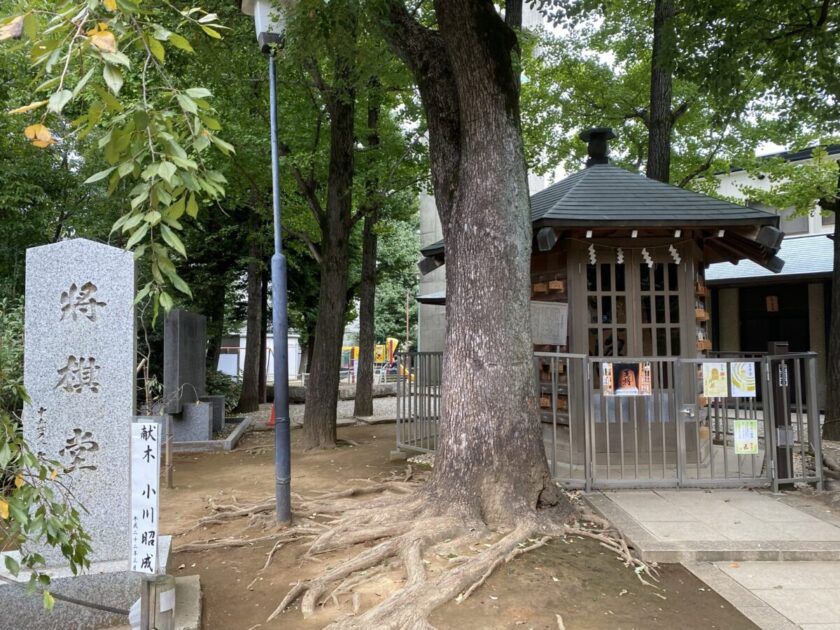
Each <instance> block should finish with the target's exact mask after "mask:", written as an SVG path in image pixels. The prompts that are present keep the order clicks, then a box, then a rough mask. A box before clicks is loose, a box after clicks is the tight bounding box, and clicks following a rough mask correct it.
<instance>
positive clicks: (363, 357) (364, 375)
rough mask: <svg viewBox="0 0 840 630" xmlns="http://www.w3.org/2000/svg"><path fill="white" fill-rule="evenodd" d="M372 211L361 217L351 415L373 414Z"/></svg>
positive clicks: (374, 286) (373, 252)
mask: <svg viewBox="0 0 840 630" xmlns="http://www.w3.org/2000/svg"><path fill="white" fill-rule="evenodd" d="M377 219H378V214H377V213H376V212H369V213H368V214H367V215H366V216H365V225H364V230H363V232H362V279H361V287H360V290H359V371H358V373H357V375H356V400H355V403H354V406H353V415H355V416H372V415H373V354H374V352H373V351H374V344H375V343H376V339H375V335H374V311H375V309H374V306H375V305H376V232H375V231H374V229H373V228H374V226H375V225H376V221H377Z"/></svg>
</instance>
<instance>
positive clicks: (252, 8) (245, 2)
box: [239, 0, 292, 523]
mask: <svg viewBox="0 0 840 630" xmlns="http://www.w3.org/2000/svg"><path fill="white" fill-rule="evenodd" d="M274 4H275V3H274V2H272V1H271V0H240V1H239V7H240V9H241V10H242V12H243V13H245V14H246V15H251V16H253V17H254V25H255V26H256V30H257V42H258V43H259V45H260V49H261V50H262V51H263V52H264V53H267V54H268V87H269V98H270V108H271V112H270V117H271V192H272V199H273V206H274V208H273V209H274V255H273V256H272V257H271V305H272V317H271V326H272V331H273V341H274V411H275V417H276V424H275V427H274V448H275V454H274V463H275V472H274V475H275V496H276V500H277V522H278V523H290V522H291V520H292V502H291V488H290V482H291V476H292V467H291V447H290V433H289V429H290V427H289V359H288V354H289V342H288V338H289V318H288V313H287V302H288V296H287V294H286V257H285V256H284V255H283V235H282V233H281V214H280V158H279V156H278V147H277V78H276V70H275V64H274V55H275V52H276V50H277V49H278V48H279V47H282V45H283V34H284V31H285V19H284V16H283V14H282V13H278V12H277V10H276V9H275V8H274ZM278 4H279V3H278ZM284 4H289V2H288V0H287V2H285V3H284Z"/></svg>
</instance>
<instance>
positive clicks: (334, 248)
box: [303, 29, 356, 449]
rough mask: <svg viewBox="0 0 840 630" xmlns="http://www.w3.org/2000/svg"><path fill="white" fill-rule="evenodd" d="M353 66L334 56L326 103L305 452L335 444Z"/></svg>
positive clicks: (350, 178) (350, 185) (349, 186)
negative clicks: (325, 168)
mask: <svg viewBox="0 0 840 630" xmlns="http://www.w3.org/2000/svg"><path fill="white" fill-rule="evenodd" d="M353 32H354V33H355V29H353ZM353 63H354V62H353V57H352V53H349V54H343V53H339V54H337V55H336V59H335V85H334V87H333V90H334V91H340V94H334V95H333V96H332V97H331V98H330V99H329V112H330V162H329V176H328V182H327V203H326V208H325V212H324V213H323V214H322V215H321V218H320V227H321V293H320V295H319V297H318V323H317V324H316V326H315V347H314V350H313V354H312V363H311V364H310V366H309V381H308V383H307V396H306V408H305V411H304V418H303V445H304V448H307V449H313V448H333V447H335V441H336V406H337V404H338V384H339V369H340V368H341V342H342V339H343V336H344V319H345V314H346V294H347V282H348V268H349V266H350V262H349V251H350V240H349V239H350V231H351V229H352V224H353V222H352V208H353V199H352V191H353V168H354V155H353V152H354V146H353V143H354V135H353V123H354V116H355V111H356V97H355V93H354V90H353V88H352V87H351V80H352V70H353Z"/></svg>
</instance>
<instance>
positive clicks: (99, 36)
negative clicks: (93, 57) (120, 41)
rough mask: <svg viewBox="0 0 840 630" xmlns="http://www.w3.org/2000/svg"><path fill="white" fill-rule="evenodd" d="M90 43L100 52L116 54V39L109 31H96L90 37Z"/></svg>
mask: <svg viewBox="0 0 840 630" xmlns="http://www.w3.org/2000/svg"><path fill="white" fill-rule="evenodd" d="M90 43H91V44H93V45H94V46H95V47H96V48H98V49H99V50H101V51H102V52H109V53H113V52H117V38H116V37H114V34H113V33H112V32H111V31H96V32H94V33H93V34H92V35H91V36H90Z"/></svg>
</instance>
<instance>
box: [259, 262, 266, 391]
mask: <svg viewBox="0 0 840 630" xmlns="http://www.w3.org/2000/svg"><path fill="white" fill-rule="evenodd" d="M260 294H261V295H260V307H261V315H262V316H261V321H260V393H259V401H260V404H263V403H264V402H266V388H267V383H266V381H267V379H268V370H267V369H266V368H267V364H268V343H267V342H268V272H267V271H266V270H265V269H263V270H262V273H261V274H260Z"/></svg>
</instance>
